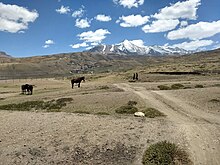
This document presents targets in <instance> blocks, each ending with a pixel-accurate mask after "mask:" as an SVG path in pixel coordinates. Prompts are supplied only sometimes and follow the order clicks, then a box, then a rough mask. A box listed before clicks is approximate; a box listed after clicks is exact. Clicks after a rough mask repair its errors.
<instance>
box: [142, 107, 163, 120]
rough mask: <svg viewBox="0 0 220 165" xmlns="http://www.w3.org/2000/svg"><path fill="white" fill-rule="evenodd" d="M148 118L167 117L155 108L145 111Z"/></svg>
mask: <svg viewBox="0 0 220 165" xmlns="http://www.w3.org/2000/svg"><path fill="white" fill-rule="evenodd" d="M143 113H144V114H145V116H146V117H149V118H155V117H160V116H165V115H164V114H163V113H162V112H160V111H158V110H157V109H155V108H147V109H145V110H144V111H143Z"/></svg>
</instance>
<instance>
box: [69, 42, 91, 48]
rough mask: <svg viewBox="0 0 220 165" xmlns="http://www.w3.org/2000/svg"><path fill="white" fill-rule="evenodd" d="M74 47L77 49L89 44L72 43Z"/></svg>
mask: <svg viewBox="0 0 220 165" xmlns="http://www.w3.org/2000/svg"><path fill="white" fill-rule="evenodd" d="M70 46H71V47H72V48H73V49H77V48H80V47H87V46H89V45H88V44H87V43H85V42H83V43H81V44H74V45H70Z"/></svg>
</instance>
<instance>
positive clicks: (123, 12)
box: [0, 0, 220, 57]
mask: <svg viewBox="0 0 220 165" xmlns="http://www.w3.org/2000/svg"><path fill="white" fill-rule="evenodd" d="M219 6H220V0H179V1H178V0H0V51H4V52H6V53H7V54H9V55H12V56H13V57H28V56H37V55H50V54H57V53H69V52H80V51H83V50H87V49H90V48H91V47H93V46H96V45H98V44H109V45H111V44H118V43H120V42H122V41H123V40H126V39H127V40H130V41H132V42H133V43H135V44H136V45H138V46H143V45H145V46H148V45H161V46H163V45H164V46H173V47H180V48H183V49H186V50H211V49H216V48H219V47H220V12H219Z"/></svg>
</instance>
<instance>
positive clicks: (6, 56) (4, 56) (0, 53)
mask: <svg viewBox="0 0 220 165" xmlns="http://www.w3.org/2000/svg"><path fill="white" fill-rule="evenodd" d="M0 57H2V58H11V56H10V55H8V54H7V53H5V52H2V51H0Z"/></svg>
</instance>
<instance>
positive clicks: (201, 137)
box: [115, 83, 220, 165]
mask: <svg viewBox="0 0 220 165" xmlns="http://www.w3.org/2000/svg"><path fill="white" fill-rule="evenodd" d="M115 85H116V86H117V87H118V88H121V89H123V90H125V91H129V92H132V93H135V94H136V95H138V96H140V97H141V98H142V99H143V100H144V101H145V103H146V104H147V106H152V107H154V108H156V109H158V110H160V111H161V112H163V113H164V114H166V115H167V118H168V119H169V120H171V121H173V122H174V123H175V124H176V125H178V127H181V129H183V130H185V134H186V138H187V140H188V142H189V144H190V147H189V151H190V154H191V159H192V161H193V162H194V164H199V165H208V164H210V165H219V164H220V156H219V155H220V117H219V116H215V115H213V114H210V113H207V112H205V111H202V110H200V109H197V108H196V107H193V106H191V105H188V104H187V103H186V102H184V100H181V99H180V98H175V97H172V96H170V95H167V94H166V93H165V92H161V91H150V90H146V89H145V88H144V87H131V86H130V85H129V84H126V83H121V84H115Z"/></svg>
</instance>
